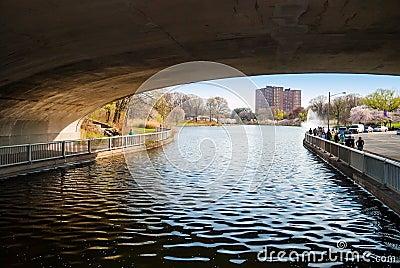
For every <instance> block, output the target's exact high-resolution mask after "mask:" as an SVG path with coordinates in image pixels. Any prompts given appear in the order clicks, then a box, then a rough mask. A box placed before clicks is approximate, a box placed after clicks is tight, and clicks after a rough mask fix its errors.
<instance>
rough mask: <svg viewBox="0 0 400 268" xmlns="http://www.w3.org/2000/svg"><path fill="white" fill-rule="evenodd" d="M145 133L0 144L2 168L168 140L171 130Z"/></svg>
mask: <svg viewBox="0 0 400 268" xmlns="http://www.w3.org/2000/svg"><path fill="white" fill-rule="evenodd" d="M162 130H163V131H158V132H151V133H145V134H135V135H125V136H113V137H104V138H93V139H79V140H62V141H49V142H39V143H31V144H17V145H6V146H0V168H1V167H8V166H13V165H19V164H29V163H32V162H38V161H44V160H50V159H56V158H67V157H71V156H76V155H84V154H92V153H96V152H101V151H111V150H116V149H121V148H127V147H132V146H139V145H143V144H145V143H146V142H148V141H162V140H166V139H168V138H169V137H170V136H171V134H172V130H171V129H162Z"/></svg>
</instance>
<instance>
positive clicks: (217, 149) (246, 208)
mask: <svg viewBox="0 0 400 268" xmlns="http://www.w3.org/2000/svg"><path fill="white" fill-rule="evenodd" d="M302 137H303V134H302V130H301V129H299V128H290V127H286V128H284V127H277V128H276V132H275V129H273V128H271V127H267V126H265V127H261V128H258V127H256V126H247V127H230V128H228V130H227V129H225V128H221V127H212V128H210V127H199V128H184V129H183V130H182V131H181V132H180V133H179V135H177V136H176V137H175V141H174V142H172V143H170V144H168V145H166V146H164V148H158V149H155V150H152V151H149V152H147V153H146V152H142V153H135V154H127V155H126V158H127V161H125V159H124V157H123V156H119V157H114V158H108V159H102V160H98V161H97V162H95V163H92V164H88V165H82V166H78V167H74V168H68V169H58V170H55V171H47V172H42V173H38V174H34V175H28V176H20V177H16V178H11V179H7V180H2V181H0V239H1V253H0V258H1V263H2V267H8V266H10V265H22V266H44V267H49V266H56V267H59V266H95V267H98V266H103V267H109V266H115V267H121V266H124V267H150V266H153V267H157V266H161V265H165V266H168V267H172V266H174V267H189V266H196V265H199V266H216V267H218V266H219V267H227V266H236V265H249V266H254V265H256V264H258V265H260V266H267V265H270V264H268V263H263V262H260V260H258V259H257V254H258V252H259V251H261V250H263V249H265V247H267V248H268V250H270V251H271V250H276V251H280V250H282V251H285V252H287V253H290V252H292V251H294V250H295V251H297V252H302V251H306V250H308V251H313V252H317V253H321V252H324V251H328V250H329V249H331V248H336V246H337V242H338V241H341V242H345V243H346V245H345V246H346V249H349V250H353V251H360V252H363V251H365V250H368V251H371V252H372V254H373V256H389V255H392V256H396V257H399V256H400V246H399V244H400V220H399V217H398V216H397V215H396V214H394V213H393V212H392V211H391V210H389V209H388V208H386V207H384V206H383V205H382V204H381V203H380V202H378V201H377V200H376V199H375V198H374V197H372V196H371V195H370V194H368V193H366V192H365V191H364V190H362V188H360V187H359V186H357V185H355V184H353V183H352V182H351V181H350V180H348V179H347V178H346V177H344V176H342V175H341V174H340V173H338V172H337V171H336V170H334V169H332V168H331V167H329V166H328V165H327V164H325V163H324V162H322V161H321V160H320V159H319V158H317V157H316V156H314V155H313V154H311V153H310V152H308V151H307V150H306V149H305V148H304V147H303V146H302ZM271 261H276V259H273V260H271ZM189 262H190V263H189ZM275 264H276V265H277V267H279V266H286V265H295V264H293V263H291V264H289V263H286V264H285V263H275ZM3 265H5V266H3ZM320 265H321V264H317V265H316V266H315V267H319V266H320ZM329 265H339V266H340V265H342V263H341V262H340V261H338V262H336V263H330V264H329ZM346 265H349V266H351V265H356V264H355V263H346ZM383 265H387V264H381V265H379V266H383ZM295 266H296V265H295ZM298 266H307V264H304V265H303V264H299V265H298ZM367 266H369V264H368V265H367Z"/></svg>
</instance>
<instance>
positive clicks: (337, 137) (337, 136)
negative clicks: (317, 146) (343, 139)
mask: <svg viewBox="0 0 400 268" xmlns="http://www.w3.org/2000/svg"><path fill="white" fill-rule="evenodd" d="M333 140H334V141H335V142H336V143H338V142H339V141H340V138H339V133H337V132H336V133H335V136H333Z"/></svg>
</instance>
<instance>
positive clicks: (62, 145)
mask: <svg viewBox="0 0 400 268" xmlns="http://www.w3.org/2000/svg"><path fill="white" fill-rule="evenodd" d="M61 151H62V156H63V157H64V158H65V157H66V156H67V154H66V152H65V141H63V142H62V144H61Z"/></svg>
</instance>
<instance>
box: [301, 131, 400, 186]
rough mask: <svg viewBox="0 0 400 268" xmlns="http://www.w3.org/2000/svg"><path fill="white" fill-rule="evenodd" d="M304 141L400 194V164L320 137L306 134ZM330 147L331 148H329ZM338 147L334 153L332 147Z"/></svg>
mask: <svg viewBox="0 0 400 268" xmlns="http://www.w3.org/2000/svg"><path fill="white" fill-rule="evenodd" d="M304 140H305V141H306V142H308V143H309V144H312V145H314V146H316V147H318V148H321V149H323V150H324V151H326V152H328V153H330V154H332V155H334V156H335V157H337V158H338V160H340V161H342V162H344V163H346V164H347V165H348V166H350V167H352V168H354V169H356V170H358V171H360V172H361V173H362V174H364V175H366V176H368V177H370V178H372V179H374V180H375V181H377V182H379V183H381V184H382V185H385V186H387V187H389V188H391V189H393V190H395V191H397V192H399V193H400V162H398V161H394V160H392V159H388V158H385V157H382V156H378V155H374V154H371V153H368V152H362V151H359V150H356V149H354V148H350V147H347V146H344V145H342V144H339V143H335V142H332V141H329V140H326V139H323V138H321V137H318V136H313V135H310V134H309V133H306V134H305V137H304ZM327 145H329V146H327ZM332 145H334V146H332ZM335 146H337V147H338V150H337V153H336V151H335V153H336V154H334V153H333V151H334V150H332V147H335Z"/></svg>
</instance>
